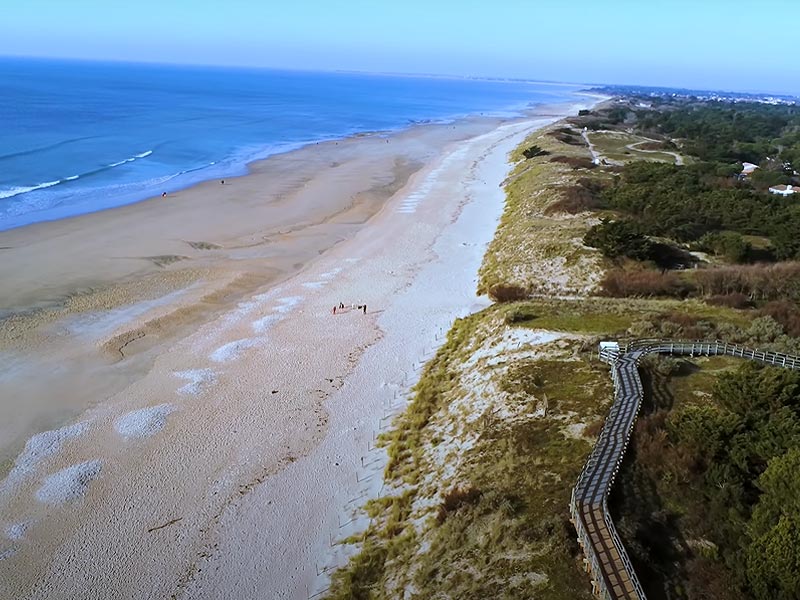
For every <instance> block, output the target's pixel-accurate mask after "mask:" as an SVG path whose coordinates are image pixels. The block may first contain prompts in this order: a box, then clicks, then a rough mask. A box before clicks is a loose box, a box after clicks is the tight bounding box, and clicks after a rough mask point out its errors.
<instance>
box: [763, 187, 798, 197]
mask: <svg viewBox="0 0 800 600" xmlns="http://www.w3.org/2000/svg"><path fill="white" fill-rule="evenodd" d="M769 193H770V194H777V195H778V196H791V195H792V194H800V187H797V186H794V187H793V186H791V185H773V186H772V187H771V188H769Z"/></svg>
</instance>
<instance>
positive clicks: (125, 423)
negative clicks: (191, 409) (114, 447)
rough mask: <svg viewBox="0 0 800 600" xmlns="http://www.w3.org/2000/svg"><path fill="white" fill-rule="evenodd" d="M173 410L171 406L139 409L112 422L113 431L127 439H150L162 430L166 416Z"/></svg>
mask: <svg viewBox="0 0 800 600" xmlns="http://www.w3.org/2000/svg"><path fill="white" fill-rule="evenodd" d="M175 410H176V409H175V406H173V405H172V404H159V405H158V406H148V407H147V408H140V409H139V410H134V411H133V412H129V413H127V414H125V415H122V416H121V417H119V418H118V419H117V420H116V421H115V422H114V429H116V430H117V433H119V434H120V435H121V436H122V437H125V438H128V439H134V438H145V437H150V436H151V435H153V434H154V433H158V432H159V431H161V430H162V429H163V428H164V425H166V423H167V416H169V414H170V413H173V412H175Z"/></svg>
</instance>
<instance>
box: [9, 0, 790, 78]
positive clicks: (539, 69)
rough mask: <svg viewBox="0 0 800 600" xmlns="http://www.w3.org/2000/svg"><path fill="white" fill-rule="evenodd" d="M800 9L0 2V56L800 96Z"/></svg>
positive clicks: (332, 0)
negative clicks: (495, 78) (493, 78)
mask: <svg viewBox="0 0 800 600" xmlns="http://www.w3.org/2000/svg"><path fill="white" fill-rule="evenodd" d="M798 40H800V0H758V1H751V2H744V1H740V0H727V1H722V0H573V1H569V0H560V1H559V0H541V1H537V0H528V1H524V0H485V1H481V2H478V1H475V0H392V1H391V2H387V1H384V0H372V1H362V0H338V1H337V0H325V1H322V0H216V1H213V2H211V1H208V0H192V1H190V0H133V1H131V2H122V1H117V0H0V55H15V56H48V57H60V58H89V59H105V60H131V61H147V62H174V63H194V64H221V65H242V66H264V67H278V68H290V69H322V70H335V69H344V70H362V71H378V72H386V71H389V72H407V73H438V74H452V75H479V76H500V77H524V78H532V79H546V80H558V81H577V82H609V83H633V84H646V85H669V86H686V87H692V88H722V89H732V90H754V91H774V92H788V93H795V94H800V42H799V41H798Z"/></svg>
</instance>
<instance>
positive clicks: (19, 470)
mask: <svg viewBox="0 0 800 600" xmlns="http://www.w3.org/2000/svg"><path fill="white" fill-rule="evenodd" d="M88 428H89V422H88V421H84V422H82V423H75V424H74V425H67V426H66V427H62V428H61V429H54V430H52V431H43V432H42V433H37V434H36V435H34V436H33V437H31V438H30V439H29V440H28V441H27V442H26V443H25V448H23V450H22V452H21V453H20V454H19V456H17V459H16V460H15V461H14V467H13V468H12V469H11V472H10V473H9V474H8V477H9V479H15V478H20V477H25V476H27V475H29V474H31V473H33V472H34V471H35V470H36V466H37V465H38V464H39V463H40V462H41V461H43V460H44V459H45V458H48V457H50V456H53V455H55V454H57V453H58V452H59V451H60V450H61V447H62V446H63V445H64V442H65V441H67V440H69V439H72V438H76V437H79V436H80V435H82V434H83V433H85V432H86V430H87V429H88Z"/></svg>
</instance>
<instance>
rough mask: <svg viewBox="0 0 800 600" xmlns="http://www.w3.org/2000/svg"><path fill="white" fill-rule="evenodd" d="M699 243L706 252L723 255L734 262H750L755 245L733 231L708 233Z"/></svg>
mask: <svg viewBox="0 0 800 600" xmlns="http://www.w3.org/2000/svg"><path fill="white" fill-rule="evenodd" d="M697 245H698V247H699V248H700V249H701V250H703V251H704V252H711V253H712V254H714V255H716V256H723V257H725V259H726V260H728V261H730V262H733V263H743V262H749V261H750V258H751V256H752V253H753V245H752V244H751V243H750V242H748V241H746V240H745V239H744V238H743V237H742V236H741V235H740V234H738V233H735V232H733V231H724V232H719V233H707V234H706V235H704V236H703V237H702V238H700V240H699V241H698V243H697Z"/></svg>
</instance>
